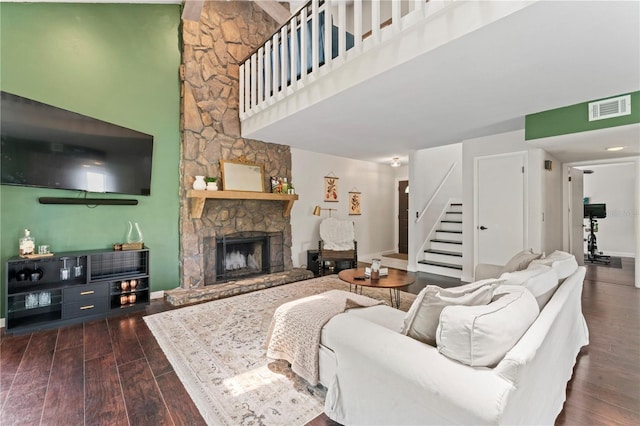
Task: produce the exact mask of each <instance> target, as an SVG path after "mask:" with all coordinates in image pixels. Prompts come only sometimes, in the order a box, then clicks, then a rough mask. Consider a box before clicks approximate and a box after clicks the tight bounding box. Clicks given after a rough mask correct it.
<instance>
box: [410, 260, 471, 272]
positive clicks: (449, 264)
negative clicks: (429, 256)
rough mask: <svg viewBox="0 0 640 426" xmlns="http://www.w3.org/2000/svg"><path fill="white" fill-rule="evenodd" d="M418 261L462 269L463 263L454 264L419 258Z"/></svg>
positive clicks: (424, 263)
mask: <svg viewBox="0 0 640 426" xmlns="http://www.w3.org/2000/svg"><path fill="white" fill-rule="evenodd" d="M418 263H422V264H423V265H432V266H440V267H443V268H450V269H460V270H462V265H454V264H451V263H445V262H436V261H435V260H419V261H418Z"/></svg>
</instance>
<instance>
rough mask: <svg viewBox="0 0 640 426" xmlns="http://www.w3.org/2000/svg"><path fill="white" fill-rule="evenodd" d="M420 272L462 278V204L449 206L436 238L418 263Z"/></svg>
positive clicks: (430, 242) (431, 241) (430, 241)
mask: <svg viewBox="0 0 640 426" xmlns="http://www.w3.org/2000/svg"><path fill="white" fill-rule="evenodd" d="M418 270H419V271H422V272H428V273H431V274H437V275H445V276H447V277H454V278H460V277H461V276H462V204H460V203H452V204H450V205H449V208H448V209H447V212H446V213H445V215H444V217H443V218H442V219H441V220H440V225H439V226H438V228H437V230H436V232H435V236H434V238H432V239H431V240H429V247H428V248H427V249H425V251H424V259H423V260H419V261H418Z"/></svg>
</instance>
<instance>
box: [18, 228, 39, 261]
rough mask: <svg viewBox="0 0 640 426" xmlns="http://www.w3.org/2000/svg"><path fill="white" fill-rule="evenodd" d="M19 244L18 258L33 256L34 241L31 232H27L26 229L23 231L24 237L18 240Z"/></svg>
mask: <svg viewBox="0 0 640 426" xmlns="http://www.w3.org/2000/svg"><path fill="white" fill-rule="evenodd" d="M19 244H20V250H19V254H20V256H26V255H29V254H33V253H34V251H35V249H36V241H35V240H34V239H33V237H32V236H31V231H29V230H28V229H25V230H24V236H23V237H21V238H20V241H19Z"/></svg>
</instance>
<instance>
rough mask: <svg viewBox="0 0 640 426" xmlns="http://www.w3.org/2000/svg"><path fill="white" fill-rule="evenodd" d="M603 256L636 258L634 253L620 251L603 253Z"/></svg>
mask: <svg viewBox="0 0 640 426" xmlns="http://www.w3.org/2000/svg"><path fill="white" fill-rule="evenodd" d="M604 254H605V255H606V256H613V257H630V258H632V259H635V258H636V254H635V253H627V252H622V251H606V250H605V251H604Z"/></svg>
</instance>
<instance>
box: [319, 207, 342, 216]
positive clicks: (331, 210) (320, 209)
mask: <svg viewBox="0 0 640 426" xmlns="http://www.w3.org/2000/svg"><path fill="white" fill-rule="evenodd" d="M322 210H329V217H331V212H335V211H338V210H337V209H325V208H322V207H320V206H316V208H315V209H313V215H314V216H320V212H321V211H322Z"/></svg>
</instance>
